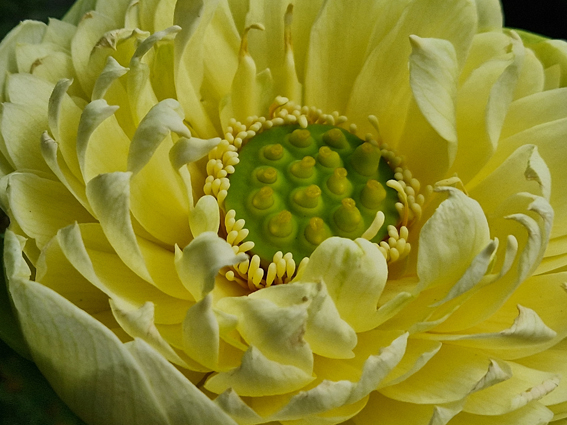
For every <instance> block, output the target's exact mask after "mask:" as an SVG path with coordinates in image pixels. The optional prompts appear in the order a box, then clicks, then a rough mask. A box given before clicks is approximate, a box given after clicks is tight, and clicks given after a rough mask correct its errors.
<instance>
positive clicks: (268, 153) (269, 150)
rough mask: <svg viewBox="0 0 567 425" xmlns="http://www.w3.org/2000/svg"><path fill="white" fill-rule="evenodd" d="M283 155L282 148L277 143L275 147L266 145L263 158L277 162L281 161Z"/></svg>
mask: <svg viewBox="0 0 567 425" xmlns="http://www.w3.org/2000/svg"><path fill="white" fill-rule="evenodd" d="M283 154H284V148H283V146H282V145H280V144H279V143H276V144H275V145H268V146H266V147H265V148H264V158H266V159H269V160H270V161H277V160H278V159H281V158H282V157H283Z"/></svg>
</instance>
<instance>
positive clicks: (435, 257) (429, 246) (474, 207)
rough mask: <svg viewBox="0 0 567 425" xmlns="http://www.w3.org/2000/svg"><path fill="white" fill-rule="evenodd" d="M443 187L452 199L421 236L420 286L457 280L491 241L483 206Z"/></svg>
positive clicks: (428, 224) (436, 212) (423, 230)
mask: <svg viewBox="0 0 567 425" xmlns="http://www.w3.org/2000/svg"><path fill="white" fill-rule="evenodd" d="M443 190H446V191H447V192H448V193H449V198H448V199H447V200H446V201H444V202H443V203H441V205H440V206H439V207H438V208H437V210H436V211H435V213H434V214H433V216H432V217H431V218H430V219H429V220H428V221H427V222H426V223H425V225H424V226H423V228H422V230H421V234H420V236H419V247H420V250H419V256H418V263H417V274H418V276H419V278H420V286H419V287H420V288H426V287H428V286H431V285H435V286H437V285H440V284H447V283H451V282H457V281H458V280H459V278H460V277H461V276H462V275H463V273H464V272H465V270H466V269H467V268H468V267H469V264H470V263H471V261H472V260H473V258H474V257H475V256H476V255H477V254H478V253H479V252H480V251H481V250H482V249H483V248H484V247H485V246H486V245H487V244H488V242H489V229H488V223H487V220H486V217H485V216H484V212H483V211H482V208H481V206H480V205H479V204H478V203H477V202H476V201H474V200H473V199H471V198H468V197H467V196H466V195H464V194H463V193H462V192H460V191H458V190H456V189H452V188H445V189H443Z"/></svg>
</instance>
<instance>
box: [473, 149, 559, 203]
mask: <svg viewBox="0 0 567 425" xmlns="http://www.w3.org/2000/svg"><path fill="white" fill-rule="evenodd" d="M475 183H476V184H475ZM467 190H468V192H469V195H470V196H471V197H472V198H474V199H476V200H477V201H478V202H479V203H480V204H481V205H482V207H483V209H484V211H485V212H486V214H491V213H493V212H494V211H495V210H496V208H497V207H498V205H499V204H500V203H501V202H502V200H503V199H507V198H508V197H510V196H513V195H514V194H516V193H519V192H529V193H532V194H534V195H537V196H543V197H544V198H546V199H548V200H549V197H550V195H551V175H550V171H549V168H548V167H547V165H546V163H545V162H544V160H543V159H542V158H541V156H540V154H539V150H538V148H537V147H536V146H534V145H522V146H520V147H518V149H516V150H515V151H514V152H513V153H512V154H511V155H510V156H509V157H508V158H506V159H505V160H504V161H503V162H502V163H501V164H499V165H498V168H497V169H495V170H494V171H492V173H491V174H490V175H488V176H486V177H485V178H484V179H482V180H476V179H475V182H473V183H471V184H469V185H467Z"/></svg>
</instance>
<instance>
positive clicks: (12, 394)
mask: <svg viewBox="0 0 567 425" xmlns="http://www.w3.org/2000/svg"><path fill="white" fill-rule="evenodd" d="M110 1H112V0H110ZM355 1H356V0H355ZM392 1H394V0H392ZM72 3H73V0H16V1H14V0H0V39H2V38H3V37H4V35H5V34H6V33H7V32H8V31H10V29H12V28H13V27H15V26H16V25H17V24H18V22H20V21H22V20H24V19H36V20H40V21H45V22H46V21H47V18H48V17H55V18H61V17H62V16H63V15H64V14H65V11H66V10H67V9H68V8H69V7H70V6H71V4H72ZM502 3H503V7H504V16H505V25H506V26H507V27H511V28H519V29H524V30H527V31H531V32H535V33H538V34H541V35H545V36H547V37H550V38H562V39H567V22H566V21H567V0H505V1H502ZM0 254H1V243H0ZM2 277H3V276H2V274H1V272H0V289H3V290H4V291H5V287H4V285H3V282H1V280H2ZM0 295H1V294H0ZM35 424H37V425H43V424H58V425H79V424H82V422H81V421H80V420H79V419H78V418H76V417H75V416H74V415H73V414H72V413H71V412H70V411H69V409H68V408H67V407H66V406H65V405H64V404H63V403H62V402H61V401H59V400H58V398H57V396H56V395H55V394H54V392H53V390H51V388H50V387H49V384H47V382H46V381H45V379H43V377H42V376H41V374H40V373H39V371H38V370H37V368H35V366H34V365H33V364H32V363H30V362H29V361H27V360H25V359H23V358H22V357H19V356H18V355H17V354H15V353H14V352H13V351H12V350H11V349H10V348H8V346H7V345H6V344H4V343H3V342H2V341H1V340H0V425H35Z"/></svg>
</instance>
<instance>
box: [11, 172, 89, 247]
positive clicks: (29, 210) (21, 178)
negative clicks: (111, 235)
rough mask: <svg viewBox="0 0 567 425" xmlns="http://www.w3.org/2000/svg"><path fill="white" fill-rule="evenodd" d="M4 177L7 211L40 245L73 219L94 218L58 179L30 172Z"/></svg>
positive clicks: (82, 220)
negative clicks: (56, 180) (54, 179)
mask: <svg viewBox="0 0 567 425" xmlns="http://www.w3.org/2000/svg"><path fill="white" fill-rule="evenodd" d="M5 179H6V181H7V184H8V188H7V194H8V200H9V205H7V206H6V207H8V208H9V209H8V211H10V212H11V214H12V217H13V218H14V219H15V220H16V221H17V222H18V224H19V225H20V227H21V228H22V230H24V232H25V233H26V234H27V235H29V236H30V237H32V238H34V239H35V240H36V242H37V244H38V247H40V248H41V247H43V246H44V245H45V244H46V243H47V242H48V241H49V239H51V238H52V237H53V236H55V234H56V233H57V231H58V230H59V229H61V228H63V227H65V226H68V225H70V224H72V223H74V222H77V221H78V222H83V223H87V222H93V221H94V219H93V217H92V216H91V215H90V214H89V213H88V212H87V211H86V210H85V209H84V208H83V207H82V206H81V205H80V204H79V203H78V202H77V200H76V199H75V198H74V197H73V195H71V194H70V193H69V192H68V191H67V189H66V188H65V186H63V185H62V184H61V183H59V182H55V181H53V180H49V179H45V178H42V177H39V176H37V175H35V174H31V173H17V174H16V173H15V174H11V175H10V176H8V177H5Z"/></svg>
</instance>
